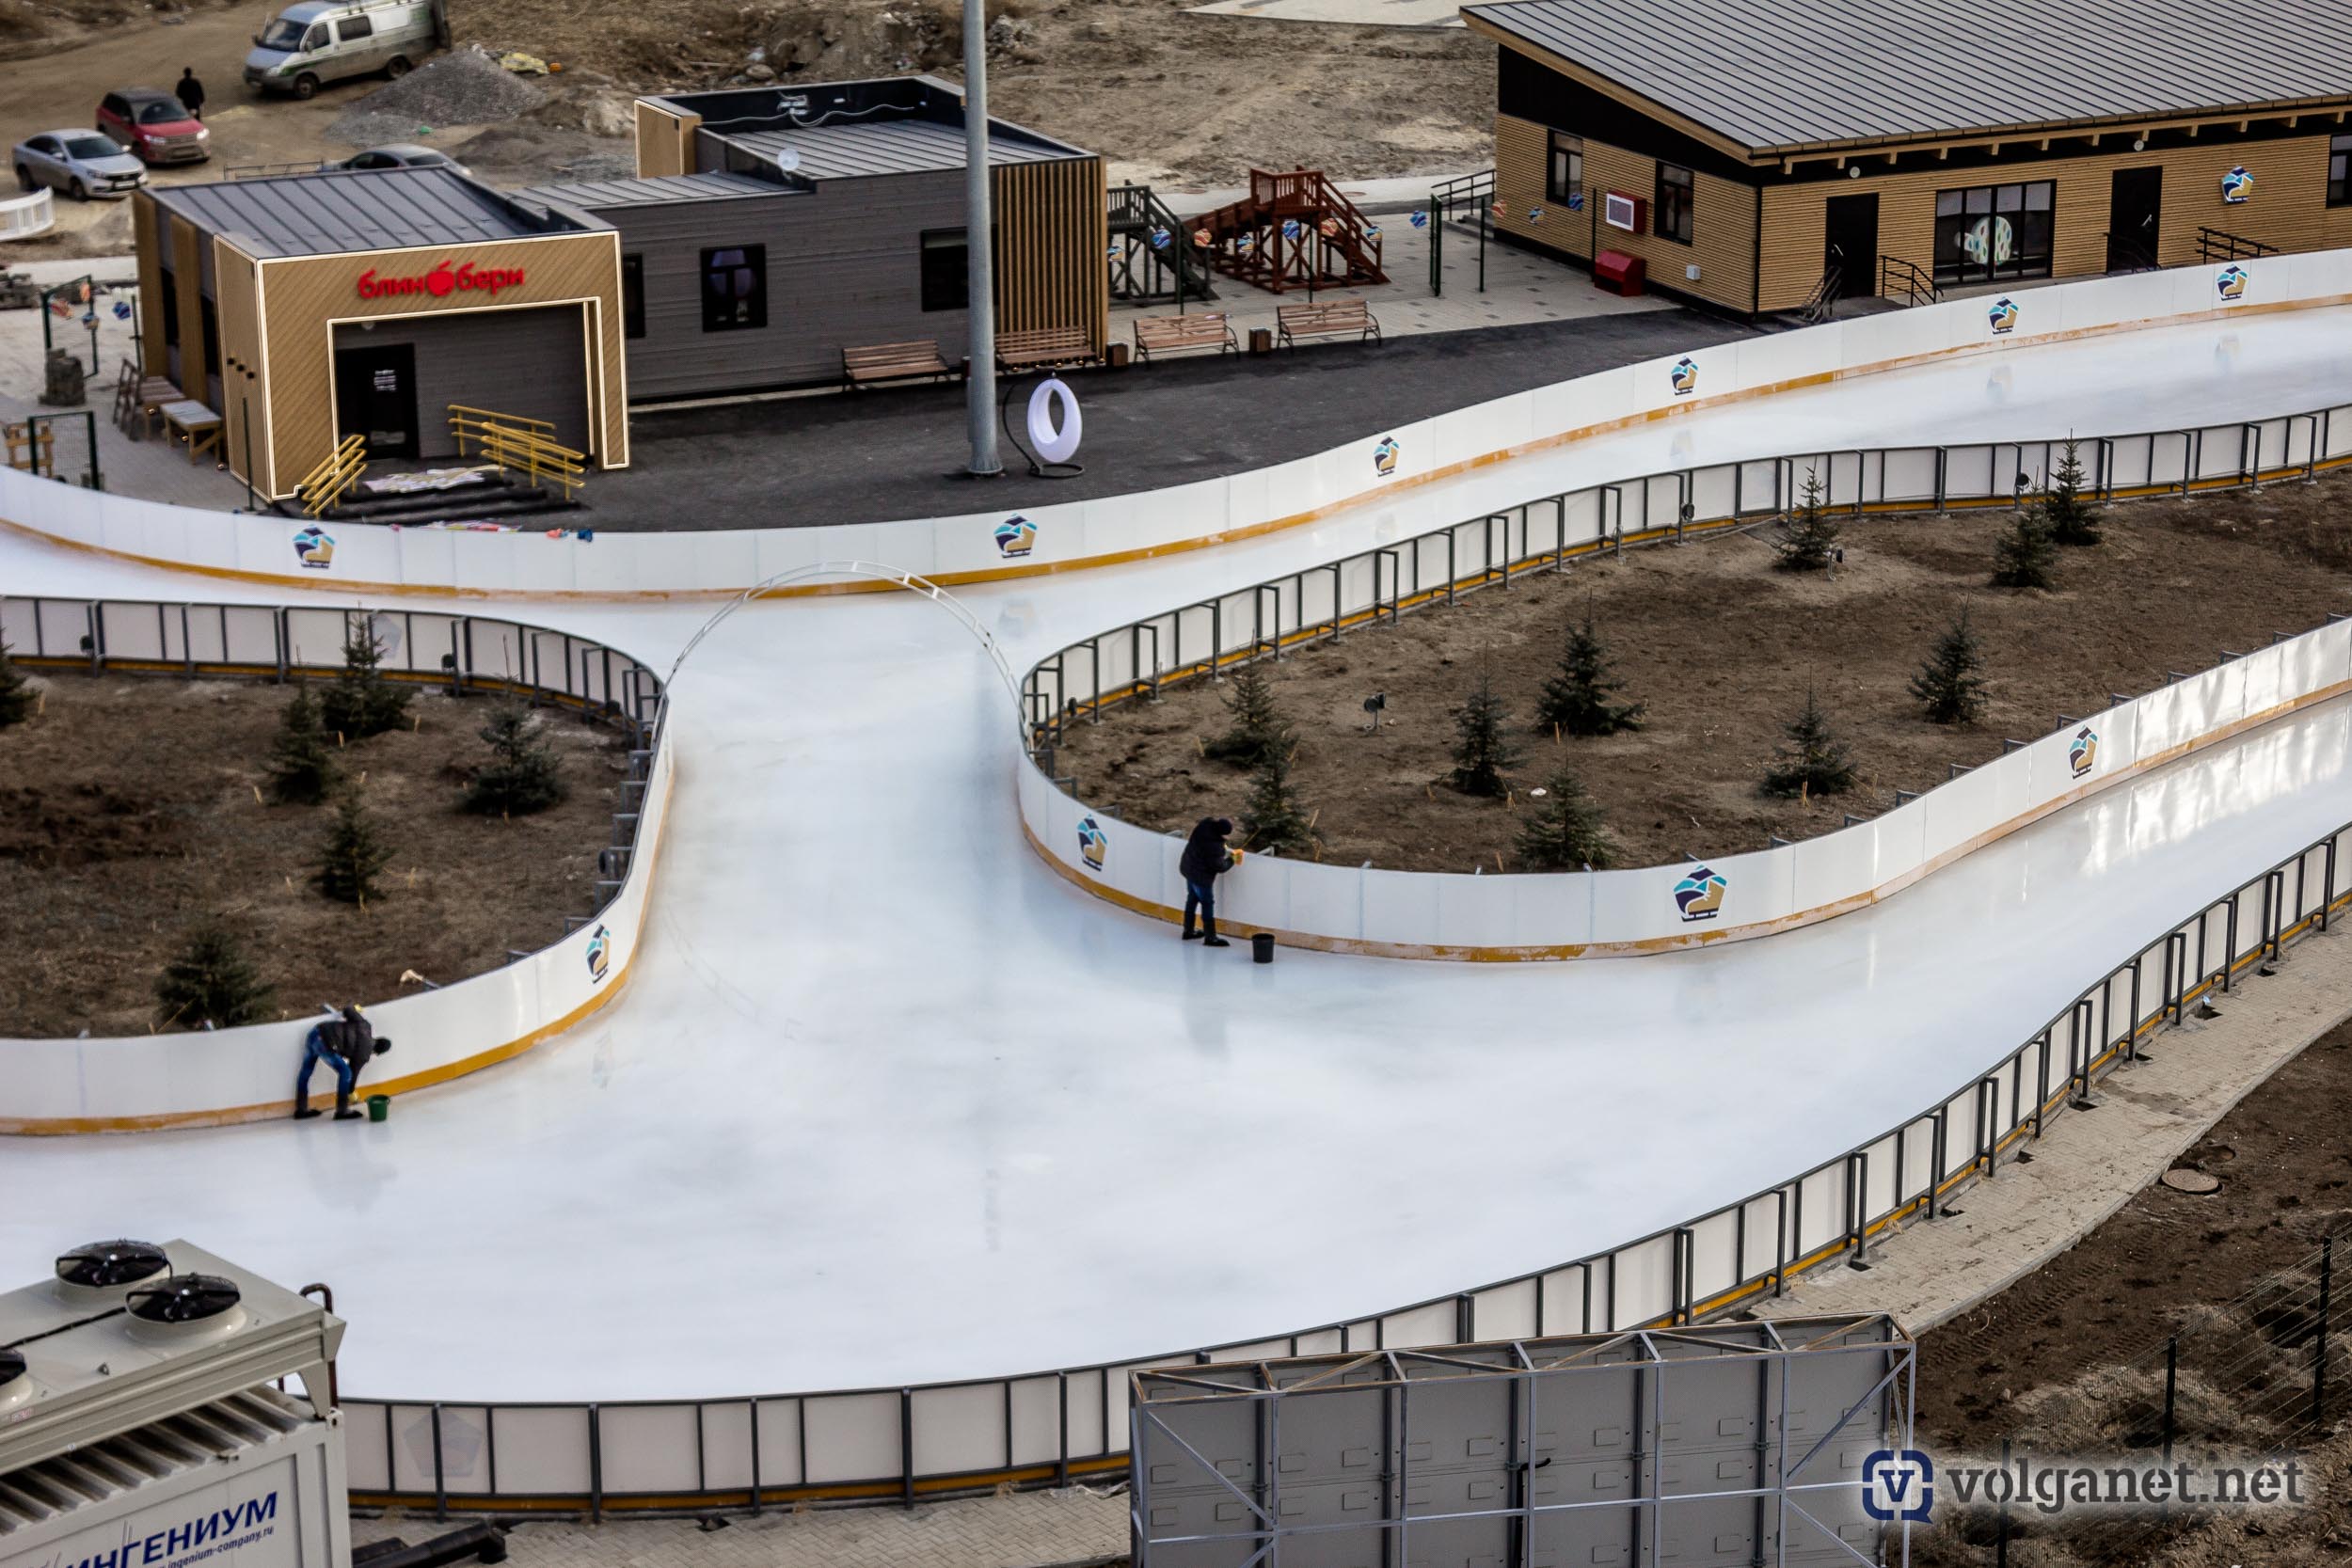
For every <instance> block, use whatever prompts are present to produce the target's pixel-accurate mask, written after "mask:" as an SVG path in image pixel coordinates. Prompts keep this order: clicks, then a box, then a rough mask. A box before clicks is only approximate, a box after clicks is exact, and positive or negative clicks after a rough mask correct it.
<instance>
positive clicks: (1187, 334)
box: [1136, 310, 1241, 359]
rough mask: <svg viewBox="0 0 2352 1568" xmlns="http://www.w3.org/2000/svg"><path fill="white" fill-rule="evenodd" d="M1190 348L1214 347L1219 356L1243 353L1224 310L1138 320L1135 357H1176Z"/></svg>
mask: <svg viewBox="0 0 2352 1568" xmlns="http://www.w3.org/2000/svg"><path fill="white" fill-rule="evenodd" d="M1187 348H1213V349H1215V350H1216V351H1217V352H1218V353H1219V354H1238V353H1240V352H1241V344H1240V343H1238V342H1236V341H1234V339H1233V324H1232V322H1231V321H1230V320H1229V319H1227V317H1226V316H1225V314H1224V313H1223V312H1222V311H1217V310H1197V311H1195V312H1193V313H1192V314H1191V315H1188V316H1138V317H1137V318H1136V358H1138V359H1149V358H1151V357H1152V356H1153V355H1154V354H1173V353H1175V352H1177V351H1178V350H1180V349H1187Z"/></svg>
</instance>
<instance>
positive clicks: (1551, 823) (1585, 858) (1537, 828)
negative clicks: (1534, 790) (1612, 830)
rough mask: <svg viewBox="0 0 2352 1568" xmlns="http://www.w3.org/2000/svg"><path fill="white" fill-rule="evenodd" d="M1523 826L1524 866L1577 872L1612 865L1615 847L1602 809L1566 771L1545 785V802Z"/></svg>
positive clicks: (1536, 804)
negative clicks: (1603, 819) (1583, 867)
mask: <svg viewBox="0 0 2352 1568" xmlns="http://www.w3.org/2000/svg"><path fill="white" fill-rule="evenodd" d="M1530 804H1531V805H1532V806H1533V807H1534V810H1533V811H1532V812H1531V813H1530V814H1529V816H1528V818H1527V820H1526V821H1524V822H1522V823H1521V824H1520V825H1519V836H1518V851H1519V860H1520V862H1521V863H1523V864H1525V865H1527V866H1530V867H1532V868H1534V869H1536V870H1541V871H1573V870H1576V869H1578V868H1579V867H1581V866H1604V865H1607V864H1608V863H1609V859H1610V856H1611V855H1612V853H1613V852H1614V850H1615V847H1616V846H1615V844H1614V843H1613V841H1612V840H1611V838H1610V836H1609V830H1608V829H1607V828H1606V827H1604V826H1602V824H1601V816H1600V807H1598V806H1597V805H1595V804H1594V803H1593V798H1592V797H1591V796H1590V795H1587V794H1586V793H1585V792H1584V786H1583V785H1582V784H1580V783H1578V782H1577V777H1576V775H1575V774H1573V773H1571V772H1569V771H1568V770H1567V769H1566V768H1560V769H1558V770H1557V771H1556V772H1554V773H1553V774H1552V775H1551V778H1550V780H1549V782H1548V783H1546V784H1545V785H1544V798H1543V799H1542V800H1535V801H1532V802H1530Z"/></svg>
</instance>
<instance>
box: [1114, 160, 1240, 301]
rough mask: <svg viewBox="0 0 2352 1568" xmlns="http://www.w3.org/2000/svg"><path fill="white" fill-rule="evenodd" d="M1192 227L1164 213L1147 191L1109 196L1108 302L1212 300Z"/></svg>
mask: <svg viewBox="0 0 2352 1568" xmlns="http://www.w3.org/2000/svg"><path fill="white" fill-rule="evenodd" d="M1193 227H1194V226H1193V225H1190V224H1187V223H1185V222H1184V221H1183V220H1182V219H1181V218H1179V217H1177V215H1176V214H1174V213H1172V212H1169V211H1168V204H1167V203H1166V202H1164V201H1162V200H1161V199H1160V198H1158V197H1157V196H1155V195H1154V194H1152V187H1151V186H1149V185H1113V186H1112V187H1111V190H1110V268H1111V298H1113V299H1115V300H1120V301H1123V302H1125V303H1127V304H1131V305H1157V304H1161V303H1164V302H1167V301H1170V300H1173V301H1176V302H1177V303H1179V304H1181V303H1183V302H1184V301H1185V300H1191V299H1215V298H1216V286H1215V285H1214V284H1213V283H1211V281H1210V279H1209V268H1208V263H1207V262H1206V261H1203V260H1202V259H1201V255H1200V250H1199V249H1198V248H1196V247H1195V246H1194V245H1193V243H1192V230H1193Z"/></svg>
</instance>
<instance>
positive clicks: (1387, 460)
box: [1372, 436, 1405, 479]
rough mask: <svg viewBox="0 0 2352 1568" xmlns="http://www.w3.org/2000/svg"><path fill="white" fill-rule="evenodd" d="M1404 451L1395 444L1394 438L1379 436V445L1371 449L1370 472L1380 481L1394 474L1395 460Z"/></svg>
mask: <svg viewBox="0 0 2352 1568" xmlns="http://www.w3.org/2000/svg"><path fill="white" fill-rule="evenodd" d="M1404 451H1405V449H1404V448H1403V447H1400V446H1398V445H1397V444H1396V437H1395V436H1381V437H1380V444H1379V445H1378V446H1376V447H1375V448H1373V449H1372V471H1373V472H1374V473H1375V474H1376V475H1378V476H1379V477H1380V478H1382V479H1387V478H1389V477H1390V476H1391V474H1394V473H1395V472H1396V460H1397V459H1398V458H1399V457H1400V456H1402V455H1403V454H1404Z"/></svg>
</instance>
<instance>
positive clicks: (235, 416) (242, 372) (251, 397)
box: [213, 236, 269, 488]
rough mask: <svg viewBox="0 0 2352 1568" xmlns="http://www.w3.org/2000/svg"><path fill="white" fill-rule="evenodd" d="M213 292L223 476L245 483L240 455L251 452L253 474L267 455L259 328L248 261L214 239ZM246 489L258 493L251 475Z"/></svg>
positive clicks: (250, 261) (258, 481)
mask: <svg viewBox="0 0 2352 1568" xmlns="http://www.w3.org/2000/svg"><path fill="white" fill-rule="evenodd" d="M213 289H214V298H215V302H216V305H217V309H218V315H219V319H220V380H221V402H222V403H224V404H227V405H228V406H226V407H224V408H222V409H221V410H220V417H221V441H222V447H221V450H222V451H223V452H224V453H225V454H226V455H227V458H228V461H229V471H230V472H231V473H233V474H235V475H236V476H237V477H238V478H239V479H245V478H246V471H245V454H246V451H248V450H250V451H252V452H253V454H254V458H255V462H254V467H256V468H257V469H258V468H260V467H261V466H262V465H261V462H260V458H261V455H262V453H264V452H266V451H269V426H268V423H267V420H268V415H269V409H268V406H267V404H265V402H264V401H263V399H262V395H261V392H262V382H261V370H262V323H261V315H260V309H259V304H258V301H257V300H256V298H255V294H254V266H253V259H252V258H251V257H249V256H247V255H246V254H245V253H244V252H243V251H241V250H239V249H237V248H236V246H234V245H230V243H229V242H228V241H227V240H225V239H221V238H219V237H218V236H215V238H214V240H213ZM241 393H242V395H240V394H241ZM248 415H249V416H250V417H251V419H252V420H253V429H252V431H251V433H250V434H251V445H250V447H249V448H248V446H247V443H246V436H247V432H246V427H245V420H246V417H247V416H248ZM252 483H253V484H254V485H255V487H256V488H259V487H260V485H261V475H259V474H256V475H254V476H253V479H252Z"/></svg>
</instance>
